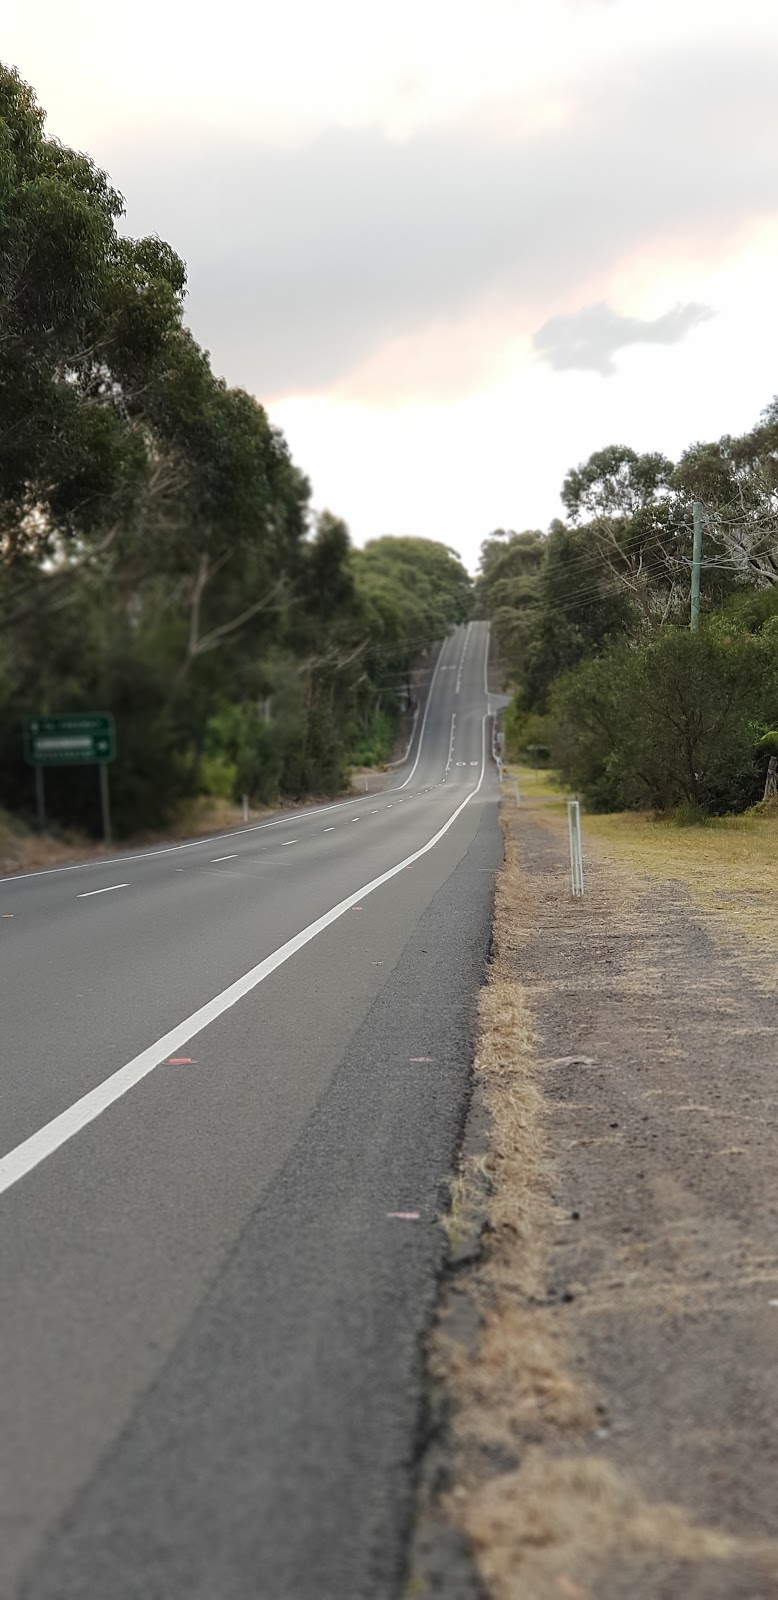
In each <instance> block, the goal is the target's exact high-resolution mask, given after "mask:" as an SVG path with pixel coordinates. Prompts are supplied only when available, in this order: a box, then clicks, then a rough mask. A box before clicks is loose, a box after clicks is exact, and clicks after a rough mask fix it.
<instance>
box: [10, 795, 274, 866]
mask: <svg viewBox="0 0 778 1600" xmlns="http://www.w3.org/2000/svg"><path fill="white" fill-rule="evenodd" d="M265 815H269V812H266V811H262V812H259V811H252V812H251V821H252V822H256V821H257V819H258V818H259V817H261V816H265ZM242 821H243V810H242V808H241V807H240V806H238V805H234V804H233V803H232V801H230V800H223V799H221V798H219V797H216V796H211V795H198V796H197V798H196V799H194V800H192V801H190V802H189V803H188V804H187V805H186V806H184V807H183V809H182V810H181V812H180V813H179V815H178V817H177V819H176V821H175V823H174V824H172V825H171V827H170V828H168V829H158V830H156V831H148V832H146V833H140V834H136V835H134V836H133V837H132V838H131V839H123V840H121V841H120V842H119V843H118V844H112V845H106V844H102V843H100V842H98V841H96V840H94V839H89V838H87V836H86V835H85V834H80V833H79V832H78V831H77V830H76V829H68V830H65V831H63V832H62V834H61V835H57V834H50V833H42V834H41V833H36V832H33V831H32V829H30V828H27V827H25V826H24V824H22V823H21V822H19V821H18V820H17V819H16V818H10V817H5V816H3V815H2V814H0V874H2V873H15V872H35V871H40V870H41V869H42V868H45V867H56V866H65V865H67V864H68V863H69V862H75V861H99V860H100V858H101V857H102V856H112V855H115V853H116V851H117V850H119V851H125V850H133V849H136V848H138V847H140V846H144V845H151V844H162V843H164V842H166V841H169V840H174V839H187V838H199V837H201V836H202V837H203V838H207V837H208V835H209V834H213V833H228V832H229V831H230V830H231V829H233V828H239V827H240V826H241V823H242Z"/></svg>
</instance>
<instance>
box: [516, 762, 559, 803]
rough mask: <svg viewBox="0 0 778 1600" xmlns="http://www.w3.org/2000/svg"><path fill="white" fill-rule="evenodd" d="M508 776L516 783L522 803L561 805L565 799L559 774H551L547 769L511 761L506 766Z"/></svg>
mask: <svg viewBox="0 0 778 1600" xmlns="http://www.w3.org/2000/svg"><path fill="white" fill-rule="evenodd" d="M508 775H509V778H515V780H516V782H517V783H518V786H519V793H520V795H521V799H522V802H524V801H527V802H529V801H532V800H558V801H559V802H560V803H561V802H562V801H563V800H566V799H567V794H566V792H565V790H564V787H563V785H562V783H561V782H560V779H559V774H558V773H556V772H551V771H550V770H549V768H548V767H537V768H535V767H527V766H524V765H523V763H521V762H516V761H512V762H510V764H509V766H508Z"/></svg>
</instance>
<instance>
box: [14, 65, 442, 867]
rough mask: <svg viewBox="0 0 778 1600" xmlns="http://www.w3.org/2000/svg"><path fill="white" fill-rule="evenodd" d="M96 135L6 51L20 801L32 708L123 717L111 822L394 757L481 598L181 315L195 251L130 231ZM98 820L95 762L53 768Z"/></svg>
mask: <svg viewBox="0 0 778 1600" xmlns="http://www.w3.org/2000/svg"><path fill="white" fill-rule="evenodd" d="M123 211H124V202H123V199H122V196H121V195H120V194H119V193H118V191H117V190H116V188H115V187H114V186H113V184H112V182H111V180H110V179H109V177H108V176H107V175H106V174H105V173H104V172H102V171H100V169H99V168H98V167H97V166H95V164H94V163H93V162H92V161H91V160H90V158H89V157H88V156H87V155H84V154H81V153H79V152H77V151H74V150H70V149H68V148H67V147H65V146H64V145H61V144H60V143H58V142H57V141H56V140H55V139H52V138H49V137H47V135H46V132H45V127H44V113H43V111H42V109H41V107H40V106H39V105H38V103H37V101H36V98H35V94H34V91H33V90H32V89H31V88H30V87H29V86H28V85H27V84H26V83H24V82H23V80H22V79H21V78H20V77H19V75H18V74H17V73H16V72H15V71H14V70H12V69H10V68H8V67H2V66H0V765H1V766H2V771H3V794H2V803H3V805H4V806H5V807H6V808H7V810H9V811H10V812H11V813H12V814H15V815H17V816H21V817H25V816H26V817H28V818H30V817H31V816H32V813H33V809H34V805H33V780H32V773H31V770H30V769H29V767H27V766H25V763H24V760H23V756H22V723H23V720H24V718H25V717H29V716H32V715H35V714H46V713H49V714H50V713H54V712H57V711H79V710H88V711H93V710H100V711H109V712H112V713H113V715H114V717H115V720H116V727H117V745H118V751H117V760H116V763H115V766H114V769H113V773H112V808H113V814H114V823H115V827H116V830H117V832H118V833H119V834H120V835H122V836H125V837H126V836H127V835H129V834H133V833H137V832H138V831H139V830H142V829H149V828H158V827H161V826H164V825H166V824H169V823H171V822H173V821H178V819H179V818H180V816H181V813H182V808H185V807H186V806H187V805H189V804H191V802H192V801H193V800H195V799H196V798H197V796H199V795H204V796H210V797H212V798H213V799H214V800H223V801H226V802H230V803H232V802H234V801H235V800H237V799H238V798H239V797H240V796H241V795H242V794H243V793H247V794H248V795H249V797H250V799H251V801H252V803H253V804H255V805H260V804H266V803H269V802H271V801H273V800H275V799H276V798H278V797H282V798H283V797H285V796H286V797H290V798H300V797H302V796H304V795H307V794H311V793H322V792H332V791H334V790H338V789H341V788H342V787H344V786H345V785H346V784H347V781H348V770H349V767H350V765H351V763H352V762H354V763H356V764H358V765H367V764H371V763H373V764H375V763H378V762H381V761H384V760H386V759H387V758H388V757H389V756H390V755H391V752H392V746H393V743H394V738H395V728H396V723H397V718H398V714H399V712H400V710H401V709H402V707H403V705H404V702H405V700H406V698H407V683H408V672H409V669H410V667H411V664H412V662H413V661H414V660H416V659H417V658H418V657H419V655H420V653H421V652H423V651H424V650H429V648H430V647H431V645H432V644H433V642H434V641H435V640H438V639H440V638H441V637H443V636H444V635H445V634H446V632H447V631H448V630H449V629H450V627H451V626H452V625H453V624H454V623H456V622H458V621H461V620H462V619H464V618H465V617H467V616H468V615H469V614H470V607H471V584H470V580H469V578H468V575H467V573H466V572H465V570H464V568H463V567H462V565H461V563H460V561H459V560H458V558H457V556H456V555H455V553H454V552H453V551H451V550H449V549H448V548H447V547H446V546H444V545H442V544H438V543H435V542H433V541H431V540H425V539H394V538H385V539H378V540H375V541H373V543H372V544H370V545H369V546H368V547H367V548H366V549H365V550H359V551H356V550H354V549H353V548H352V546H351V542H350V538H349V533H348V530H347V528H346V526H345V524H344V523H343V521H342V520H341V519H340V518H339V517H337V516H336V515H334V514H332V513H331V512H328V511H324V512H321V513H320V514H318V515H315V516H314V514H313V513H312V510H311V505H310V485H309V484H308V481H307V479H306V478H305V476H304V473H303V472H302V471H301V469H300V468H299V467H298V466H297V464H296V463H295V462H294V461H293V460H292V458H291V455H290V452H289V449H288V446H287V444H286V441H285V439H284V437H283V435H282V434H281V433H280V432H279V430H278V429H277V428H276V427H274V426H273V425H272V424H271V422H270V421H269V419H268V416H267V414H266V412H265V410H264V408H263V406H262V405H261V404H260V403H259V402H258V401H257V400H256V399H255V398H254V397H253V396H252V395H250V394H247V393H246V392H245V391H244V390H241V389H233V388H230V387H228V385H227V384H226V383H225V382H224V381H223V380H222V379H221V378H219V377H217V376H216V375H215V374H214V372H213V370H212V368H211V364H210V360H209V356H208V353H207V352H206V351H205V350H203V349H201V348H200V346H199V345H198V344H197V342H196V340H195V338H194V337H193V334H192V332H191V331H190V329H189V328H188V327H187V326H186V324H185V321H184V308H185V299H186V268H185V265H184V262H183V261H182V260H181V258H180V257H179V256H178V255H177V254H176V252H175V250H174V249H173V248H172V247H171V246H170V245H168V244H167V243H165V242H164V241H163V240H162V239H159V238H147V239H130V238H128V237H127V236H126V234H125V233H124V232H123V231H122V226H121V223H122V216H123ZM46 791H47V792H46V798H47V809H48V811H49V814H50V816H51V817H52V818H53V819H54V820H55V822H56V823H58V824H59V826H60V827H61V828H64V829H67V828H68V827H72V826H74V825H77V826H78V827H80V828H82V829H86V830H87V831H89V830H92V831H98V826H99V807H98V796H97V784H96V782H95V781H94V772H93V771H92V770H90V769H88V768H87V769H78V768H68V769H66V770H64V769H60V770H55V769H51V770H50V772H49V773H48V774H47V782H46Z"/></svg>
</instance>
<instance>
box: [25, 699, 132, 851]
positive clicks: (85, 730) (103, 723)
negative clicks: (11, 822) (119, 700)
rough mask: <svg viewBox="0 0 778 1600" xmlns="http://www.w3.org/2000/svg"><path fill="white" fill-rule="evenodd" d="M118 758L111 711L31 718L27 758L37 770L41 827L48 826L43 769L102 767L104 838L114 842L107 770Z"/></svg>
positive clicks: (26, 750)
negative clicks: (110, 763)
mask: <svg viewBox="0 0 778 1600" xmlns="http://www.w3.org/2000/svg"><path fill="white" fill-rule="evenodd" d="M115 756H116V730H115V727H114V720H113V717H112V716H111V714H110V712H108V711H66V712H59V713H58V714H57V715H56V716H51V717H48V716H47V717H28V718H27V721H26V722H25V724H24V757H25V760H26V761H27V762H28V763H29V765H30V766H31V767H34V768H35V799H36V806H37V812H38V827H39V828H40V829H41V830H42V829H43V828H44V827H45V825H46V802H45V795H44V788H43V768H44V767H84V766H96V767H99V769H100V773H99V777H100V811H101V815H102V819H103V836H104V838H105V842H106V844H110V842H111V805H110V795H109V792H108V766H107V763H108V762H109V761H113V760H114V759H115Z"/></svg>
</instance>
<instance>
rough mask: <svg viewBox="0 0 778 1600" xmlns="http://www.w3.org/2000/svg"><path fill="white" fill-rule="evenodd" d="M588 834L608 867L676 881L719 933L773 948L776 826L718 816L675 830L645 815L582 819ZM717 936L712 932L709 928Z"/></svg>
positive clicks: (771, 821) (761, 819) (759, 819)
mask: <svg viewBox="0 0 778 1600" xmlns="http://www.w3.org/2000/svg"><path fill="white" fill-rule="evenodd" d="M584 828H585V831H586V835H587V836H588V837H589V838H590V839H593V840H595V841H596V842H597V844H598V845H599V846H601V853H602V859H603V861H605V862H611V861H614V862H615V861H618V862H623V863H627V864H629V865H630V866H632V867H634V868H636V869H637V870H638V871H642V872H647V873H651V874H652V875H654V876H656V877H659V878H665V879H675V880H679V881H681V882H683V884H684V885H685V886H686V887H687V888H688V890H689V892H690V894H691V896H692V899H693V901H694V902H695V904H696V905H697V906H698V907H699V909H700V910H701V911H702V912H703V913H704V914H705V916H706V918H708V919H710V922H711V924H715V923H716V922H719V923H721V924H722V925H723V928H724V930H725V931H726V930H728V929H733V928H734V929H737V930H738V931H739V932H741V933H743V934H745V935H746V937H748V938H749V939H752V940H754V941H756V942H758V943H759V944H760V945H765V944H767V945H770V946H772V947H774V945H775V901H776V894H778V819H777V818H776V817H775V815H772V816H771V815H769V814H762V815H759V814H756V813H751V814H750V815H748V816H742V817H715V818H712V819H711V821H710V822H707V823H705V824H704V826H697V827H688V828H679V827H677V826H675V825H674V824H673V823H672V822H665V821H657V820H655V819H653V818H651V817H650V816H646V815H644V814H642V813H638V812H636V813H633V812H628V811H627V812H620V813H617V814H616V815H615V816H587V817H585V819H584ZM713 931H714V932H715V931H716V930H715V928H713Z"/></svg>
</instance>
